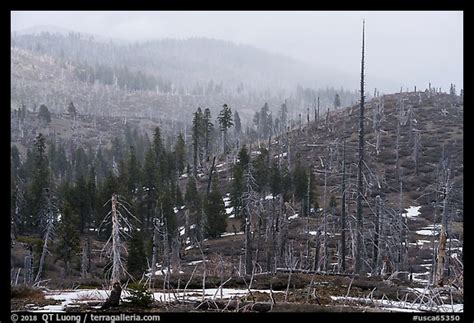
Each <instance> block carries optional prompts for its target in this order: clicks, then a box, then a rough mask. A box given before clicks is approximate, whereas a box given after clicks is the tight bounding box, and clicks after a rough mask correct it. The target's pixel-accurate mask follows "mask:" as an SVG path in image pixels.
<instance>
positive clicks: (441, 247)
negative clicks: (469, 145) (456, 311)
mask: <svg viewBox="0 0 474 323" xmlns="http://www.w3.org/2000/svg"><path fill="white" fill-rule="evenodd" d="M443 167H444V169H443V175H444V177H445V183H444V185H443V213H442V216H441V232H440V233H439V242H438V255H437V261H436V271H435V279H434V280H433V281H434V283H435V284H437V285H439V286H443V285H444V269H445V267H446V242H447V238H448V236H447V227H448V214H447V212H448V197H449V193H450V190H451V187H450V182H449V172H450V170H449V168H448V167H447V165H446V164H444V165H443ZM434 229H435V228H434V227H433V230H434Z"/></svg>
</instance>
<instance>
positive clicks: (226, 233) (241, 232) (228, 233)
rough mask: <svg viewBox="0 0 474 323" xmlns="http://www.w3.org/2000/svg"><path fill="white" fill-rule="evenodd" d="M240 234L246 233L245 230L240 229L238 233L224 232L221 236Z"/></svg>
mask: <svg viewBox="0 0 474 323" xmlns="http://www.w3.org/2000/svg"><path fill="white" fill-rule="evenodd" d="M239 234H244V231H240V232H237V233H234V232H224V233H222V234H221V238H223V237H228V236H233V235H239Z"/></svg>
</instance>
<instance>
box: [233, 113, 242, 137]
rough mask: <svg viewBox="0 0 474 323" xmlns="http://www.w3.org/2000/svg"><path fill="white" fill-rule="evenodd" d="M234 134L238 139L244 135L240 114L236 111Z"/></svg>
mask: <svg viewBox="0 0 474 323" xmlns="http://www.w3.org/2000/svg"><path fill="white" fill-rule="evenodd" d="M234 133H235V136H236V137H237V138H239V137H240V135H241V134H242V123H241V121H240V116H239V113H238V112H237V110H236V111H234Z"/></svg>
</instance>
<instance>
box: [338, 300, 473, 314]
mask: <svg viewBox="0 0 474 323" xmlns="http://www.w3.org/2000/svg"><path fill="white" fill-rule="evenodd" d="M331 299H333V300H335V301H348V302H356V303H367V304H370V305H375V306H376V307H380V308H381V309H382V310H386V311H403V312H407V311H411V312H424V311H430V312H463V308H464V304H453V305H450V304H449V305H448V304H446V305H439V306H427V305H426V304H420V303H411V302H402V301H392V300H388V299H383V300H382V299H370V298H364V297H344V296H331Z"/></svg>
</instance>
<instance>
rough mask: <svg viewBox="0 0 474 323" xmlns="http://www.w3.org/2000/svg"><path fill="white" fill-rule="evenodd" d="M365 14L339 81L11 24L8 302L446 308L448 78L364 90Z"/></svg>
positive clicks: (84, 307)
mask: <svg viewBox="0 0 474 323" xmlns="http://www.w3.org/2000/svg"><path fill="white" fill-rule="evenodd" d="M366 22H367V24H366ZM370 24H371V21H370V19H366V20H364V21H362V19H361V20H358V21H357V26H356V27H354V30H357V31H353V37H355V38H357V49H358V50H357V49H356V50H355V51H354V52H351V53H350V55H351V57H355V58H356V61H357V64H358V65H357V71H354V70H351V72H350V73H352V74H353V75H352V76H351V80H355V81H354V82H352V83H351V84H352V85H350V86H348V85H344V87H342V86H328V85H326V84H343V83H329V81H325V80H329V78H326V79H325V77H326V76H325V74H324V73H325V72H323V70H318V69H316V68H315V69H313V68H312V67H311V68H310V67H309V65H306V63H303V62H301V61H299V60H296V59H293V58H290V57H287V56H284V55H279V54H275V53H273V52H271V51H264V50H261V49H257V48H254V47H252V46H247V45H243V44H235V43H233V42H231V41H221V40H216V39H208V38H200V37H194V38H189V39H182V38H179V37H176V39H174V38H163V39H158V40H146V41H136V42H120V41H117V40H113V39H101V38H100V37H98V36H97V35H90V34H87V33H81V32H77V31H69V32H64V31H61V30H60V29H59V28H58V29H53V30H51V29H47V30H41V28H38V30H37V31H35V32H31V31H30V32H12V35H11V109H10V125H11V138H10V139H11V145H10V146H11V152H10V160H11V161H10V165H11V168H10V185H11V189H10V192H11V195H10V226H11V236H10V242H11V243H10V260H11V261H10V262H11V267H10V273H11V274H10V282H11V310H12V311H20V312H24V311H26V312H65V313H74V312H76V313H77V312H81V313H89V312H91V313H95V312H100V313H119V312H130V313H132V312H146V313H154V312H235V313H241V312H443V313H446V312H456V313H459V312H463V310H464V309H463V305H464V261H463V245H464V228H463V224H464V221H463V216H464V215H463V212H464V205H463V199H464V197H463V190H464V187H463V183H464V180H463V156H464V151H463V149H464V142H463V119H464V113H463V111H464V94H463V89H462V88H461V87H462V85H461V84H455V83H450V88H449V89H446V88H444V89H443V88H442V87H441V86H440V85H438V84H436V83H435V82H433V84H432V83H431V81H428V82H426V85H425V84H417V85H418V86H412V87H411V88H407V87H406V86H402V87H401V88H399V89H398V90H397V91H391V92H389V91H383V92H382V91H381V90H380V89H377V88H375V89H374V87H373V85H374V84H375V83H374V79H373V78H372V77H373V76H372V75H373V74H375V73H374V71H373V70H371V68H372V67H371V66H372V65H371V64H372V61H371V59H373V57H374V56H372V55H373V54H372V53H371V51H374V50H375V48H376V47H377V43H376V42H375V41H374V42H372V43H371V42H370V41H371V37H374V39H375V36H372V35H371V33H375V32H374V29H371V25H370ZM355 35H356V36H355ZM386 64H392V63H391V62H388V61H387V62H386ZM333 77H334V79H337V77H338V74H337V73H334V75H333ZM313 78H317V79H318V81H317V83H311V82H312V81H311V80H312V79H313ZM371 78H372V79H371ZM293 81H295V82H293ZM324 82H328V83H324ZM331 82H332V81H331ZM448 82H454V81H449V80H448ZM400 83H401V81H400ZM369 84H370V87H369ZM403 84H405V83H403ZM381 87H382V85H381Z"/></svg>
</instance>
